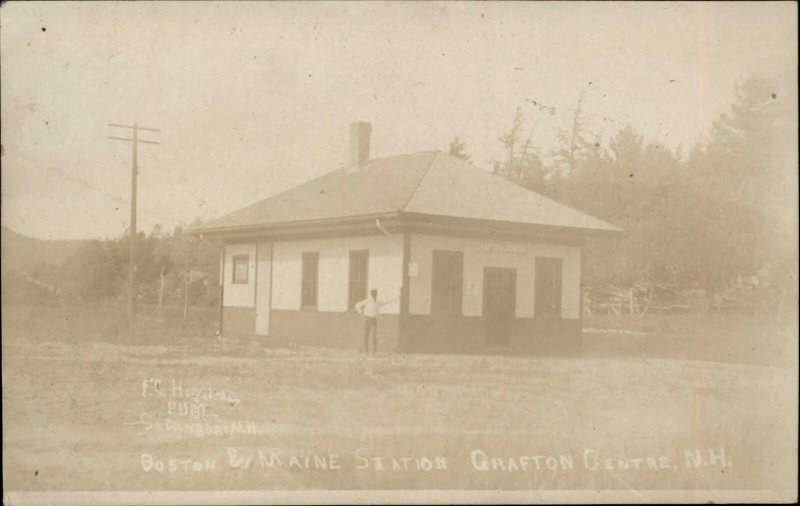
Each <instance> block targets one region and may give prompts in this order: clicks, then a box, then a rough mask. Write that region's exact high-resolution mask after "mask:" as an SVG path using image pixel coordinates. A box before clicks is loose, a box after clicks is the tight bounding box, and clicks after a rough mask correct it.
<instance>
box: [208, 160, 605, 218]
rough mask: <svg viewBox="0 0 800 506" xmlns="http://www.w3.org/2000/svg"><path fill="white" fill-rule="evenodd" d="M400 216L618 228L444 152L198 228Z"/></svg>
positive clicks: (340, 177) (297, 192)
mask: <svg viewBox="0 0 800 506" xmlns="http://www.w3.org/2000/svg"><path fill="white" fill-rule="evenodd" d="M390 213H396V214H398V215H402V214H403V213H416V214H422V215H429V216H438V217H451V218H465V219H476V220H483V221H497V222H505V223H516V224H524V225H539V226H544V227H555V228H559V229H579V230H581V231H584V232H589V233H591V232H600V233H612V234H613V233H616V232H621V230H620V229H619V228H617V227H615V226H614V225H611V224H609V223H606V222H605V221H602V220H600V219H597V218H594V217H592V216H589V215H588V214H584V213H582V212H580V211H577V210H575V209H572V208H570V207H568V206H565V205H563V204H560V203H558V202H556V201H554V200H551V199H549V198H547V197H544V196H542V195H540V194H538V193H536V192H532V191H530V190H527V189H525V188H523V187H521V186H518V185H516V184H514V183H512V182H510V181H508V180H506V179H505V178H503V177H499V176H497V175H494V174H491V173H488V172H485V171H482V170H480V169H478V168H476V167H475V166H473V165H472V164H470V163H468V162H465V161H463V160H461V159H459V158H456V157H454V156H452V155H449V154H447V153H444V152H441V151H429V152H421V153H414V154H408V155H400V156H393V157H390V158H381V159H376V160H370V161H368V162H367V163H366V164H364V166H362V167H361V168H359V169H355V170H354V169H348V168H347V167H344V168H341V169H339V170H336V171H333V172H330V173H328V174H325V175H323V176H321V177H318V178H316V179H313V180H311V181H308V182H306V183H304V184H301V185H299V186H296V187H294V188H292V189H289V190H287V191H285V192H283V193H280V194H278V195H275V196H273V197H270V198H267V199H265V200H262V201H260V202H257V203H255V204H253V205H250V206H248V207H245V208H243V209H240V210H238V211H235V212H233V213H231V214H228V215H227V216H223V217H221V218H219V219H216V220H213V221H210V222H208V223H206V224H204V225H201V226H199V227H197V228H195V230H194V231H195V232H205V233H212V232H223V231H225V232H231V231H234V230H238V229H242V230H248V229H251V228H254V227H264V226H269V225H277V224H282V225H283V224H292V223H298V224H300V223H302V222H312V221H313V222H316V221H326V220H336V219H342V218H357V217H368V216H374V215H383V214H390Z"/></svg>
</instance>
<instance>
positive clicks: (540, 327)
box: [406, 315, 582, 354]
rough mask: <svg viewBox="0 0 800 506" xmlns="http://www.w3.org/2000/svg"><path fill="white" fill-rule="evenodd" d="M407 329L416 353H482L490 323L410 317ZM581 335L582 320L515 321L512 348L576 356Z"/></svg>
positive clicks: (472, 318) (410, 348) (460, 318)
mask: <svg viewBox="0 0 800 506" xmlns="http://www.w3.org/2000/svg"><path fill="white" fill-rule="evenodd" d="M406 329H407V334H406V338H407V342H408V351H409V352H412V353H413V352H417V353H480V352H482V351H484V350H486V349H487V346H486V322H485V320H484V319H483V318H481V317H475V316H440V317H437V316H430V315H410V316H409V317H408V319H407V323H406ZM581 335H582V327H581V321H580V320H561V319H556V320H549V321H540V320H534V319H532V318H515V319H514V320H513V321H512V322H511V329H510V338H509V348H511V349H513V350H518V351H522V352H525V353H531V354H538V353H541V354H576V353H579V352H580V348H581Z"/></svg>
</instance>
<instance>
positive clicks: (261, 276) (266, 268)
mask: <svg viewBox="0 0 800 506" xmlns="http://www.w3.org/2000/svg"><path fill="white" fill-rule="evenodd" d="M256 276H257V280H256V287H255V290H256V299H255V305H256V334H258V335H260V336H266V335H269V317H270V306H271V304H272V290H271V288H272V286H271V283H272V244H271V243H268V242H264V243H259V244H258V265H257V267H256Z"/></svg>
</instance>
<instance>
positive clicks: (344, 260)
mask: <svg viewBox="0 0 800 506" xmlns="http://www.w3.org/2000/svg"><path fill="white" fill-rule="evenodd" d="M273 248H274V250H273V272H272V308H273V309H291V310H298V309H300V282H301V277H302V273H301V268H302V260H301V258H302V254H303V253H304V252H318V253H319V292H318V294H317V310H318V311H347V296H348V271H349V269H350V250H365V249H368V250H369V283H368V287H367V288H368V290H369V289H373V288H375V289H377V290H378V299H379V300H388V299H394V298H397V297H399V295H400V286H401V285H402V280H403V265H402V264H403V260H402V258H403V238H402V236H391V237H389V236H369V237H345V238H335V239H313V240H305V241H290V242H276V243H274V245H273ZM381 312H383V313H386V314H398V313H399V312H400V302H399V300H397V301H395V302H393V303H392V304H388V305H386V306H384V307H383V308H382V309H381Z"/></svg>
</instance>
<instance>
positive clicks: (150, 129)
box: [108, 123, 161, 132]
mask: <svg viewBox="0 0 800 506" xmlns="http://www.w3.org/2000/svg"><path fill="white" fill-rule="evenodd" d="M108 126H110V127H119V128H130V129H131V130H133V129H136V130H148V131H150V132H160V131H161V130H159V129H158V128H149V127H141V126H137V125H120V124H119V123H109V124H108Z"/></svg>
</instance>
